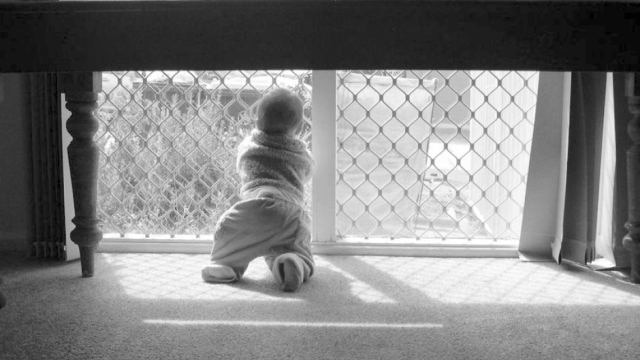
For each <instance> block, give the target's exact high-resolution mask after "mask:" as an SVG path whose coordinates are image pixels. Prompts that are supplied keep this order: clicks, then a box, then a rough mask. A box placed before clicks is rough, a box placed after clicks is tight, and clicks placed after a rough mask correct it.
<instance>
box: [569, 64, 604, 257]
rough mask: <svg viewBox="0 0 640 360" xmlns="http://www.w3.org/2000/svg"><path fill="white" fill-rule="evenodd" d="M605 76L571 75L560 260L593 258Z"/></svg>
mask: <svg viewBox="0 0 640 360" xmlns="http://www.w3.org/2000/svg"><path fill="white" fill-rule="evenodd" d="M605 91H606V73H603V72H574V73H572V74H571V104H570V118H569V141H568V157H567V183H566V192H565V203H564V204H565V207H564V218H563V232H562V246H561V250H560V259H566V260H571V261H575V262H579V263H588V262H591V261H593V260H594V258H595V238H596V225H597V214H598V189H599V186H598V184H599V182H600V158H601V149H602V125H603V118H604V101H605Z"/></svg>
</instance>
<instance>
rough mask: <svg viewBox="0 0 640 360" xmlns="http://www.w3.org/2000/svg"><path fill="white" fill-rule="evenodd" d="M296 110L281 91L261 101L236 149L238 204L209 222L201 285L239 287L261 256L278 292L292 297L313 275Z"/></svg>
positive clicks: (307, 168) (307, 159)
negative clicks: (250, 127)
mask: <svg viewBox="0 0 640 360" xmlns="http://www.w3.org/2000/svg"><path fill="white" fill-rule="evenodd" d="M302 111H303V110H302V101H301V100H300V99H299V98H298V97H297V96H296V95H295V94H294V93H292V92H291V91H288V90H285V89H276V90H273V91H271V92H269V93H268V94H267V95H265V96H264V97H263V98H262V100H261V101H260V103H259V105H258V119H257V120H256V126H255V129H253V130H252V132H251V135H249V136H248V137H246V138H245V139H244V140H243V141H242V142H241V143H240V145H239V146H238V157H237V162H236V168H237V171H238V174H239V175H240V181H241V185H242V187H241V189H240V198H241V200H240V201H238V202H237V203H235V204H234V205H233V206H232V207H231V208H229V209H228V210H227V211H226V212H225V213H224V214H222V216H221V217H220V219H219V220H218V222H217V224H216V227H215V233H214V239H213V250H212V251H211V263H210V264H208V265H207V266H205V267H204V268H203V269H202V278H203V280H204V281H206V282H211V283H230V282H235V281H238V280H240V279H241V278H242V275H243V274H244V272H245V270H246V269H247V266H248V264H249V262H250V261H252V260H253V259H255V258H257V257H260V256H264V259H265V261H266V262H267V265H268V267H269V269H270V270H271V272H272V273H273V276H274V278H275V279H276V281H277V282H278V284H279V286H280V289H281V290H283V291H297V290H298V289H299V288H300V287H301V286H302V283H303V282H304V281H306V280H308V279H309V277H311V275H312V274H313V268H314V261H313V256H312V254H311V248H310V242H311V232H310V227H311V224H310V218H309V215H308V214H307V212H306V210H305V208H304V185H305V184H306V183H308V182H309V181H310V180H311V176H312V172H313V166H314V163H313V159H312V158H311V155H310V153H309V150H308V149H307V145H306V144H305V143H304V142H303V141H302V140H300V139H299V137H298V136H299V133H300V132H301V130H302V128H303V125H304V120H303V118H302Z"/></svg>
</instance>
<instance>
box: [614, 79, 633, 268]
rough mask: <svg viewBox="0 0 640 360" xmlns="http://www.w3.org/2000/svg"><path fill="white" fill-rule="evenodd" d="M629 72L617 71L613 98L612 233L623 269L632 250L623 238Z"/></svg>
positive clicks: (626, 201) (625, 202)
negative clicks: (613, 180) (626, 93)
mask: <svg viewBox="0 0 640 360" xmlns="http://www.w3.org/2000/svg"><path fill="white" fill-rule="evenodd" d="M626 74H627V73H614V74H613V101H614V116H615V138H616V140H615V141H616V165H615V182H614V185H613V232H612V234H611V237H612V239H611V240H612V241H611V245H612V249H613V257H614V259H615V264H616V266H617V267H620V268H628V267H630V253H629V250H627V249H625V248H624V247H623V246H622V238H623V237H624V236H625V235H626V233H627V230H626V229H625V226H624V224H625V222H626V221H627V218H628V211H629V208H628V200H629V193H628V188H627V150H628V149H629V147H630V146H631V138H630V137H629V134H628V132H627V124H628V122H629V119H631V112H629V106H628V104H627V98H626V96H625V77H626Z"/></svg>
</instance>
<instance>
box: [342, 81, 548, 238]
mask: <svg viewBox="0 0 640 360" xmlns="http://www.w3.org/2000/svg"><path fill="white" fill-rule="evenodd" d="M537 84H538V73H537V72H521V71H518V72H517V71H431V70H424V71H389V70H386V71H374V72H372V71H340V72H338V85H337V96H338V99H337V106H338V119H337V128H338V130H337V131H338V133H337V136H338V154H337V183H336V216H337V219H336V224H337V225H336V227H337V229H336V231H337V236H338V239H339V240H356V239H357V240H360V239H365V240H366V241H375V240H377V239H379V240H382V241H387V240H390V239H391V240H393V239H399V238H401V239H406V240H425V239H438V240H445V239H467V240H471V239H479V238H484V239H492V240H517V239H518V238H519V236H520V225H521V222H522V210H523V206H524V194H525V189H526V178H527V170H528V162H529V152H530V146H531V137H532V133H533V120H534V118H535V104H536V96H537V95H536V92H537Z"/></svg>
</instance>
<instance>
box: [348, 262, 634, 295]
mask: <svg viewBox="0 0 640 360" xmlns="http://www.w3.org/2000/svg"><path fill="white" fill-rule="evenodd" d="M357 259H358V261H360V262H361V264H363V265H364V266H371V267H373V270H374V271H377V272H378V273H383V274H387V276H389V277H392V278H393V279H395V280H396V281H398V282H400V283H401V284H404V285H406V286H408V287H410V288H412V289H415V290H418V291H420V292H422V293H423V294H424V295H425V296H427V297H429V298H431V299H433V300H437V301H441V302H443V303H455V304H526V305H548V304H557V305H589V306H595V305H626V306H640V296H638V295H637V294H634V292H632V291H624V290H623V289H621V288H620V287H615V286H612V285H608V284H605V283H602V282H598V281H595V280H591V279H589V278H588V276H584V275H587V274H585V273H582V275H583V276H580V275H579V274H578V273H572V272H570V271H567V270H566V269H563V268H561V267H560V266H559V265H556V264H553V263H536V262H522V261H520V260H518V259H490V258H484V259H480V258H465V259H460V258H422V259H416V258H414V260H413V259H411V258H401V257H381V256H361V257H360V256H359V257H357Z"/></svg>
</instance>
